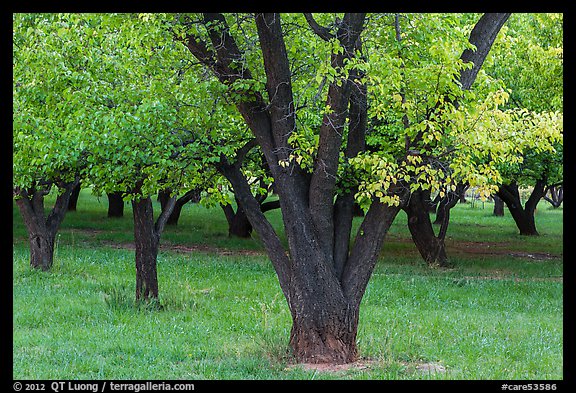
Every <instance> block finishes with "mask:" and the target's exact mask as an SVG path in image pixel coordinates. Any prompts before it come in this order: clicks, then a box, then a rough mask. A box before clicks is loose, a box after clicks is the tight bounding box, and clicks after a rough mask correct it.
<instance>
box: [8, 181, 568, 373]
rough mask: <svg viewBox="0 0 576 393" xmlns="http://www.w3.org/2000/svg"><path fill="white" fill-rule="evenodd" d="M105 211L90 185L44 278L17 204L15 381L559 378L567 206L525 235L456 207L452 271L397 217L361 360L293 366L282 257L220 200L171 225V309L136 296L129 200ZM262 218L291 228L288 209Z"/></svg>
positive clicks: (367, 312) (543, 211) (361, 342)
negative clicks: (228, 215) (279, 268)
mask: <svg viewBox="0 0 576 393" xmlns="http://www.w3.org/2000/svg"><path fill="white" fill-rule="evenodd" d="M52 198H53V197H52ZM52 200H53V199H52ZM49 202H50V198H49V200H48V201H47V203H46V205H47V206H48V205H50V203H49ZM106 209H107V200H106V198H97V197H95V196H93V195H92V194H91V193H90V190H82V193H81V195H80V199H79V202H78V210H77V211H76V212H70V213H68V214H67V216H66V218H65V220H64V223H63V225H62V227H61V229H60V232H59V235H58V239H57V243H56V250H55V262H54V266H53V268H52V270H51V271H49V272H42V271H35V270H32V269H31V268H30V267H29V249H28V244H27V242H28V240H27V234H26V230H25V227H24V225H23V223H22V220H21V218H20V215H19V212H18V209H17V208H16V206H15V205H14V207H13V378H14V379H145V380H149V379H152V380H154V379H165V380H167V379H172V380H198V379H228V380H229V379H282V380H284V379H381V380H392V379H410V380H411V379H449V380H451V379H506V380H512V379H518V380H522V379H530V380H536V379H562V378H563V341H562V340H563V328H562V327H563V210H562V207H561V208H559V209H552V208H551V207H550V205H549V204H548V203H546V202H541V203H540V205H539V207H538V211H537V214H536V225H537V228H538V230H539V232H540V234H541V235H540V236H538V237H523V236H520V235H518V231H517V229H516V227H515V225H514V222H513V220H512V218H511V217H510V214H509V212H508V211H506V215H505V216H504V217H494V216H492V205H491V204H490V203H488V202H486V203H484V204H482V203H478V202H477V203H475V204H474V206H472V205H470V204H459V205H457V206H456V207H455V208H454V209H453V213H452V215H451V223H450V227H449V230H448V238H447V242H446V243H447V251H448V255H449V257H450V261H451V262H452V264H453V267H451V268H448V269H440V268H430V267H428V266H426V265H425V264H424V262H423V261H422V259H421V257H420V256H419V254H418V252H417V250H416V248H415V246H414V244H413V243H412V241H411V238H410V235H409V232H408V229H407V225H406V216H405V214H404V213H403V212H401V213H400V214H399V215H398V217H397V218H396V221H395V222H394V224H393V226H392V228H391V230H390V232H389V234H388V236H387V238H386V240H385V243H384V247H383V249H382V252H381V255H380V259H379V261H378V264H377V266H376V268H375V271H374V274H373V276H372V279H371V281H370V283H369V285H368V288H367V290H366V294H365V296H364V299H363V303H362V306H361V313H360V324H359V331H358V337H357V341H358V348H359V352H360V357H361V359H360V361H359V362H358V363H357V364H355V365H352V366H351V367H347V368H341V369H334V370H325V371H323V370H318V369H312V368H308V367H305V366H304V365H298V364H294V362H293V360H292V358H291V356H290V353H289V350H288V339H289V335H290V328H291V317H290V313H289V310H288V306H287V303H286V300H285V299H284V297H283V295H282V292H281V291H280V287H279V285H278V281H277V278H276V275H275V272H274V270H273V268H272V265H271V263H270V262H269V260H268V258H267V256H266V254H265V252H264V250H263V247H262V245H261V243H260V242H259V240H258V238H257V236H256V235H255V234H254V235H253V237H252V239H230V238H228V230H227V224H226V220H225V217H224V214H223V212H222V210H221V209H220V208H210V209H209V208H206V207H203V206H200V205H196V204H187V205H186V206H185V207H184V209H183V212H182V216H181V218H180V221H179V223H178V225H177V226H167V227H166V229H165V231H164V233H163V235H162V243H161V250H160V254H159V257H158V279H159V285H160V298H159V302H160V305H161V307H150V306H149V305H146V304H138V303H135V300H134V297H135V295H134V291H135V267H134V249H133V243H132V242H133V228H132V225H133V224H132V214H131V208H130V205H129V204H127V205H126V207H125V212H124V217H123V218H116V219H110V218H107V217H106ZM155 209H156V210H159V205H158V204H156V205H155ZM266 214H267V215H268V216H269V217H270V219H271V221H272V222H273V225H274V226H275V227H276V229H277V231H278V232H279V233H282V220H281V216H280V211H279V210H276V211H270V212H268V213H266ZM355 220H357V222H356V225H358V224H359V222H360V220H361V218H356V219H355Z"/></svg>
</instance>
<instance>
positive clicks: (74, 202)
mask: <svg viewBox="0 0 576 393" xmlns="http://www.w3.org/2000/svg"><path fill="white" fill-rule="evenodd" d="M80 188H81V184H80V183H78V185H76V187H74V189H73V190H72V193H71V194H70V199H69V200H68V211H69V212H75V211H76V208H77V207H78V197H79V196H80Z"/></svg>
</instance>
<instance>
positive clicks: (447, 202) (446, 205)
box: [434, 184, 468, 225]
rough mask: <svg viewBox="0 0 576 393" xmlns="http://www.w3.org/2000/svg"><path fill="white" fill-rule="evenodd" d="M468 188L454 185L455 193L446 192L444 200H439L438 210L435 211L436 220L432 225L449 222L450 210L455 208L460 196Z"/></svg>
mask: <svg viewBox="0 0 576 393" xmlns="http://www.w3.org/2000/svg"><path fill="white" fill-rule="evenodd" d="M466 189H468V186H465V185H463V184H458V185H456V190H455V191H453V192H452V191H448V193H447V194H446V195H444V198H441V200H440V202H439V204H438V210H437V211H436V219H435V220H434V224H437V225H442V224H443V223H445V222H448V221H450V210H451V209H452V208H453V207H454V206H456V204H457V203H458V201H459V200H460V198H461V195H462V194H463V193H465V192H466Z"/></svg>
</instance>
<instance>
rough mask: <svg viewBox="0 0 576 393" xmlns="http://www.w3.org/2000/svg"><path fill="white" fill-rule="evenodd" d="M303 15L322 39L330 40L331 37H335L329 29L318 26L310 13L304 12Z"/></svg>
mask: <svg viewBox="0 0 576 393" xmlns="http://www.w3.org/2000/svg"><path fill="white" fill-rule="evenodd" d="M304 17H305V18H306V22H308V25H309V26H310V28H311V29H312V31H313V32H314V33H316V35H317V36H318V37H320V38H322V39H323V40H324V41H330V40H331V39H332V38H336V36H335V35H333V34H332V33H330V29H328V28H327V27H324V26H320V25H319V24H318V22H316V20H315V19H314V17H313V16H312V14H311V13H304Z"/></svg>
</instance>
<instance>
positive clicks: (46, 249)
mask: <svg viewBox="0 0 576 393" xmlns="http://www.w3.org/2000/svg"><path fill="white" fill-rule="evenodd" d="M79 181H80V180H79V178H76V179H75V180H73V181H72V182H69V183H64V184H60V185H59V189H60V191H61V193H60V194H59V195H58V196H57V197H56V201H55V202H54V206H53V207H52V210H51V211H50V213H49V214H48V217H46V216H45V214H44V197H45V196H46V195H47V194H48V192H49V190H50V187H49V186H47V187H46V188H40V189H34V188H33V189H28V190H24V189H16V190H14V195H15V197H16V205H17V206H18V209H19V210H20V214H21V215H22V219H23V221H24V225H25V226H26V230H27V231H28V239H29V244H30V266H31V267H32V268H34V269H42V270H43V271H47V270H50V268H51V267H52V265H53V263H54V242H55V239H56V234H57V233H58V229H59V228H60V224H61V223H62V221H63V220H64V217H65V215H66V211H67V209H68V202H69V200H70V195H71V193H72V191H73V189H74V188H75V187H76V186H77V185H78V183H79ZM62 190H63V191H62Z"/></svg>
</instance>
